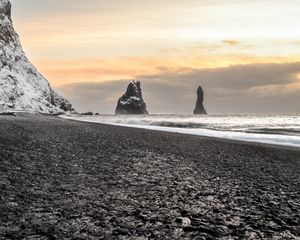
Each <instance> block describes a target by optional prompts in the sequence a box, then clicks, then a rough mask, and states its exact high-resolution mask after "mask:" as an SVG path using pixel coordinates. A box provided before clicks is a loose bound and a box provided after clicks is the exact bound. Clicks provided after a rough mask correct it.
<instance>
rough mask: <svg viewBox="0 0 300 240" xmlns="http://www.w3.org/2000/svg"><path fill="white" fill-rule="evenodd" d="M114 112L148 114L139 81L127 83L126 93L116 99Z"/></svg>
mask: <svg viewBox="0 0 300 240" xmlns="http://www.w3.org/2000/svg"><path fill="white" fill-rule="evenodd" d="M116 114H148V111H147V108H146V103H145V102H144V100H143V97H142V90H141V83H140V82H139V81H132V82H131V83H130V84H129V85H128V87H127V91H126V93H125V94H124V95H123V96H122V97H121V98H120V99H119V101H118V105H117V108H116Z"/></svg>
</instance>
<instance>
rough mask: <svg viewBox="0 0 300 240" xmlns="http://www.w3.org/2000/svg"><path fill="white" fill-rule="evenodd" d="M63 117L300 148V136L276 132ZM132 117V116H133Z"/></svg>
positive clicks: (88, 117) (86, 117) (72, 117)
mask: <svg viewBox="0 0 300 240" xmlns="http://www.w3.org/2000/svg"><path fill="white" fill-rule="evenodd" d="M60 117H61V118H63V119H68V120H75V121H81V122H88V123H98V124H106V125H111V126H119V127H127V128H135V129H145V130H150V131H159V132H170V133H176V134H185V135H194V136H200V137H208V138H215V139H219V140H220V139H226V140H233V141H241V142H249V143H261V144H268V145H276V146H288V147H295V148H300V137H299V136H293V135H284V134H282V135H278V134H275V133H272V134H267V133H259V132H243V131H230V130H229V131H228V130H227V131H222V130H213V129H209V128H202V127H199V128H185V127H170V126H168V127H166V126H157V125H152V124H144V123H142V124H138V123H137V122H135V123H132V121H129V122H130V123H122V122H118V121H116V122H114V120H112V121H111V122H107V120H103V119H97V118H96V117H90V116H67V115H61V116H60ZM131 117H132V116H131Z"/></svg>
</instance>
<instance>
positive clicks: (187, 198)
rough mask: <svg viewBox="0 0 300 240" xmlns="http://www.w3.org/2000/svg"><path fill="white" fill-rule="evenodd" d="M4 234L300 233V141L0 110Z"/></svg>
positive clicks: (96, 236)
mask: <svg viewBox="0 0 300 240" xmlns="http://www.w3.org/2000/svg"><path fill="white" fill-rule="evenodd" d="M0 130H1V136H0V154H1V155H0V157H1V158H0V159H1V167H0V187H1V193H0V200H1V204H0V208H1V209H0V210H1V213H2V215H1V217H0V239H1V237H2V236H3V237H4V239H20V238H22V237H30V236H31V237H34V236H35V237H39V238H42V237H48V238H50V237H56V238H58V239H61V238H68V237H69V238H75V237H76V238H78V239H86V238H89V239H216V238H217V239H218V238H219V239H229V237H235V238H246V239H250V238H251V237H252V238H253V239H261V238H266V239H271V238H272V237H275V238H276V237H277V238H280V237H281V238H284V237H286V238H291V239H293V238H296V237H300V228H299V226H300V207H299V206H300V200H299V199H300V149H299V148H293V147H286V146H275V145H267V144H261V143H250V142H241V141H236V140H226V139H217V138H209V137H201V136H193V135H183V134H178V133H169V132H159V131H151V130H144V129H135V128H125V127H120V126H111V125H105V124H99V123H85V122H79V121H75V120H74V121H73V120H66V119H62V118H58V117H51V116H40V115H29V114H17V116H0Z"/></svg>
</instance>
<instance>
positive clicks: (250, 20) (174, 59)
mask: <svg viewBox="0 0 300 240" xmlns="http://www.w3.org/2000/svg"><path fill="white" fill-rule="evenodd" d="M11 2H12V6H13V14H12V17H13V22H14V26H15V29H16V31H17V32H18V34H19V35H20V39H21V43H22V45H23V48H24V51H25V52H26V54H27V56H28V57H29V59H30V60H31V61H32V62H33V64H34V65H35V66H36V67H37V68H38V70H39V71H40V72H41V73H42V74H43V75H44V76H45V77H46V78H47V79H48V80H49V82H50V84H51V85H52V86H53V88H54V89H56V90H57V91H58V92H59V93H60V94H62V95H63V96H65V97H66V98H68V99H69V100H70V101H71V102H72V103H73V105H74V107H75V108H76V109H77V110H78V111H89V110H91V111H94V112H99V113H108V114H110V113H114V110H115V107H116V103H117V100H118V98H119V97H120V96H121V95H122V94H123V93H124V91H125V89H126V87H127V85H128V83H129V82H130V81H131V80H133V79H136V80H140V81H141V83H142V90H143V97H144V100H145V102H146V104H147V107H148V110H149V112H150V113H184V114H188V113H192V111H193V108H194V106H195V102H196V90H197V87H198V86H199V85H201V86H202V87H203V88H204V91H205V106H206V108H207V111H208V112H209V113H212V114H245V113H250V114H251V113H254V114H255V113H259V114H269V113H300V106H299V100H300V30H299V22H300V2H299V0H285V1H274V0H251V1H250V0H184V1H183V0H164V1H158V0H151V1H150V0H130V1H125V0H109V1H108V0H88V1H87V0H26V1H24V0H11Z"/></svg>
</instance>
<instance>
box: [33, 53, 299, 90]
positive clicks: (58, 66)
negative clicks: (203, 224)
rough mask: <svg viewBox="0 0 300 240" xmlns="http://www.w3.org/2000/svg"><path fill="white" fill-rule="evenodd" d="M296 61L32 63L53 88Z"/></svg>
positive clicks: (155, 59)
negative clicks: (234, 66) (199, 70)
mask: <svg viewBox="0 0 300 240" xmlns="http://www.w3.org/2000/svg"><path fill="white" fill-rule="evenodd" d="M299 59H300V58H288V57H286V58H285V57H272V58H270V57H253V56H231V57H222V56H216V57H212V56H211V57H195V56H189V55H186V56H181V57H176V58H173V57H168V56H155V57H119V58H110V59H78V60H62V59H60V60H52V59H51V60H43V61H37V62H34V64H35V65H36V66H37V68H38V69H39V70H40V71H41V72H42V73H43V74H44V75H45V76H46V77H47V78H48V79H49V81H50V82H51V84H52V85H53V86H62V85H66V84H70V83H79V82H103V81H107V80H119V79H133V78H135V77H136V76H141V75H153V74H159V73H162V72H172V71H173V72H174V71H177V72H180V71H181V72H184V71H189V70H193V69H204V68H206V69H207V68H220V67H227V66H231V65H241V64H253V63H289V62H297V61H299Z"/></svg>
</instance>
